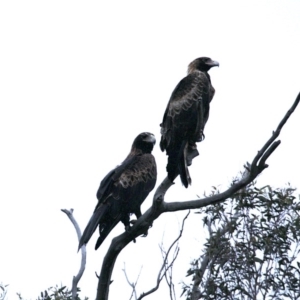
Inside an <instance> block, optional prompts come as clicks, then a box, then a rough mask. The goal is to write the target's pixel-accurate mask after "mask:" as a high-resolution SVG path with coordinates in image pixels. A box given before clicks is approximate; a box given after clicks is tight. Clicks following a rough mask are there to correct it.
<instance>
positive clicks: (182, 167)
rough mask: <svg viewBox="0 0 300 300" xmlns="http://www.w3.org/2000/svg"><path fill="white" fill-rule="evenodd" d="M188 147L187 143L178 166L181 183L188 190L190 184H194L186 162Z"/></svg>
mask: <svg viewBox="0 0 300 300" xmlns="http://www.w3.org/2000/svg"><path fill="white" fill-rule="evenodd" d="M187 145H188V144H187V143H186V144H185V147H184V149H183V153H182V155H181V157H180V161H179V165H178V168H179V175H180V179H181V182H182V184H183V185H184V186H185V187H186V188H188V186H189V184H191V183H192V179H191V176H190V172H189V169H188V166H187V161H186V151H187V149H186V148H187Z"/></svg>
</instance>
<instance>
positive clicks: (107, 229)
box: [95, 217, 120, 250]
mask: <svg viewBox="0 0 300 300" xmlns="http://www.w3.org/2000/svg"><path fill="white" fill-rule="evenodd" d="M119 221H120V218H118V217H116V218H115V219H114V220H113V222H110V223H109V224H106V226H105V227H104V228H103V230H102V231H101V233H100V236H99V237H98V240H97V242H96V245H95V250H97V249H98V248H99V247H100V246H101V244H102V243H103V241H104V240H105V239H106V237H107V236H108V235H109V233H110V232H111V231H112V230H113V229H114V227H115V226H116V225H117V224H118V222H119Z"/></svg>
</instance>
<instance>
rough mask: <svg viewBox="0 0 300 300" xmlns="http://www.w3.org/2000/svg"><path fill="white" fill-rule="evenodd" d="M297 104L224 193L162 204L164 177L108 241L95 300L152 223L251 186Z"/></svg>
mask: <svg viewBox="0 0 300 300" xmlns="http://www.w3.org/2000/svg"><path fill="white" fill-rule="evenodd" d="M299 101H300V93H299V94H298V96H297V98H296V100H295V102H294V103H293V105H292V107H291V108H290V109H289V110H288V112H287V113H286V114H285V116H284V118H283V119H282V120H281V122H280V123H279V125H278V127H277V129H276V131H275V132H273V134H272V136H271V138H270V139H269V140H268V141H267V142H266V143H265V144H264V145H263V147H262V148H261V150H260V151H258V153H257V155H256V156H255V157H254V159H253V161H252V163H251V165H250V168H249V172H247V174H245V176H244V177H243V178H241V180H240V181H238V182H236V183H235V184H233V185H232V186H231V187H230V188H229V189H228V190H227V191H225V192H223V193H220V194H216V195H213V196H211V197H207V198H203V199H197V200H192V201H184V202H169V203H166V202H164V195H165V193H166V192H167V190H168V189H169V188H170V187H171V186H172V184H173V183H172V182H170V180H169V179H168V178H166V179H165V180H164V181H163V182H162V183H161V184H160V185H159V187H158V188H157V190H156V193H155V195H154V199H153V205H152V206H151V207H150V208H149V209H148V210H147V211H146V212H145V213H144V214H143V215H142V216H141V217H140V218H139V219H138V220H137V221H136V223H135V224H134V225H133V226H132V227H131V229H130V230H129V231H127V232H124V233H123V234H121V235H119V236H118V237H115V238H114V239H113V240H112V242H111V245H110V247H109V249H108V252H107V254H106V256H105V258H104V261H103V264H102V269H101V273H100V279H99V283H98V289H97V297H96V300H107V299H108V293H109V284H110V278H111V275H112V271H113V267H114V264H115V261H116V259H117V257H118V255H119V253H120V252H121V251H122V249H123V248H124V247H125V246H126V245H127V244H128V243H130V242H131V241H132V240H134V239H135V238H137V237H138V236H139V235H141V234H143V233H144V232H145V231H146V230H147V229H148V228H149V227H150V226H151V225H152V223H153V221H154V220H155V219H157V218H158V217H159V216H160V215H161V214H162V213H166V212H173V211H178V210H187V209H197V208H201V207H204V206H208V205H212V204H216V203H220V202H222V201H225V200H226V199H228V198H229V197H231V196H232V195H233V194H234V193H236V192H237V191H239V190H240V189H242V188H244V187H245V186H247V185H248V184H249V183H251V182H252V181H253V180H254V179H255V178H256V177H257V176H258V175H259V174H260V173H261V172H262V171H263V170H264V169H266V168H267V167H268V165H267V164H266V160H267V159H268V158H269V156H270V155H271V154H272V153H273V152H274V151H275V149H276V148H277V147H278V146H279V144H280V141H275V139H276V138H277V137H278V136H279V134H280V131H281V129H282V127H283V126H284V125H285V123H286V122H287V120H288V119H289V117H290V116H291V114H292V113H293V112H294V110H295V109H296V107H297V105H298V104H299Z"/></svg>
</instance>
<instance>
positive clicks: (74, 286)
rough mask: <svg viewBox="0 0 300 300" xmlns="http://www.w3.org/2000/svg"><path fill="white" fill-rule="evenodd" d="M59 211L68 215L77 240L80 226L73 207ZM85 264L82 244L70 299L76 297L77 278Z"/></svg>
mask: <svg viewBox="0 0 300 300" xmlns="http://www.w3.org/2000/svg"><path fill="white" fill-rule="evenodd" d="M61 211H62V212H64V213H65V214H66V215H67V216H68V218H69V219H70V221H71V222H72V224H73V225H74V227H75V230H76V233H77V238H78V241H79V240H80V238H81V230H80V227H79V225H78V223H77V221H76V220H75V218H74V216H73V211H74V209H73V208H71V209H70V210H67V209H61ZM85 265H86V248H85V245H83V246H82V247H81V263H80V269H79V271H78V274H77V275H76V276H73V280H72V300H75V299H76V296H77V285H78V282H79V280H80V279H81V276H82V275H83V272H84V270H85Z"/></svg>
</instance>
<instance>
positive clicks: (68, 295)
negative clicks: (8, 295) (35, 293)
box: [18, 285, 88, 300]
mask: <svg viewBox="0 0 300 300" xmlns="http://www.w3.org/2000/svg"><path fill="white" fill-rule="evenodd" d="M79 292H80V288H77V297H76V300H81V298H80V297H79V295H78V293H79ZM18 296H19V300H24V298H23V297H22V296H21V295H20V294H18ZM83 299H84V300H88V298H87V297H85V298H83ZM37 300H72V291H70V290H69V289H68V288H67V287H66V286H61V287H58V286H57V285H56V286H55V287H50V288H48V289H47V290H45V291H44V292H41V295H40V296H39V297H38V298H37Z"/></svg>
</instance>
